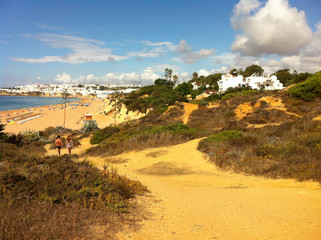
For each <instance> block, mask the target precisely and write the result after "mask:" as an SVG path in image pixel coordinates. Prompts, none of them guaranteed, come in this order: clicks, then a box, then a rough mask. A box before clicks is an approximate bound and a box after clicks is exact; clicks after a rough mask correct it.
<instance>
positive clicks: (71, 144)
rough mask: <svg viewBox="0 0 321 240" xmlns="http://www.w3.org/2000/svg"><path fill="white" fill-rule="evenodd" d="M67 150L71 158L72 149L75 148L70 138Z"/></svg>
mask: <svg viewBox="0 0 321 240" xmlns="http://www.w3.org/2000/svg"><path fill="white" fill-rule="evenodd" d="M66 148H67V149H68V153H69V156H70V157H71V149H75V147H74V144H73V142H72V140H71V137H70V136H68V137H67V141H66Z"/></svg>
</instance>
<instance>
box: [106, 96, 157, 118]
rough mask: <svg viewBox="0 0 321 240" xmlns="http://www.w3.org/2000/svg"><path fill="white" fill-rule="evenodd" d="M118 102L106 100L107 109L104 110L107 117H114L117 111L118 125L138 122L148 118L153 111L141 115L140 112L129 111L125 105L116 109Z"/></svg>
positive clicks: (120, 105) (119, 105)
mask: <svg viewBox="0 0 321 240" xmlns="http://www.w3.org/2000/svg"><path fill="white" fill-rule="evenodd" d="M115 104H116V102H115V101H111V100H108V99H106V105H107V107H106V108H105V109H104V110H103V113H104V114H106V115H113V116H114V114H115V109H116V122H117V124H119V123H122V122H127V121H132V120H136V119H139V118H142V117H144V116H146V115H147V114H148V113H149V112H150V111H151V109H149V110H147V112H146V113H141V112H140V111H138V110H137V111H128V109H127V107H126V105H125V104H118V105H117V106H116V107H115Z"/></svg>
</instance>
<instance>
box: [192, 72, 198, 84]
mask: <svg viewBox="0 0 321 240" xmlns="http://www.w3.org/2000/svg"><path fill="white" fill-rule="evenodd" d="M197 78H198V73H197V72H193V81H194V82H195V81H196V79H197Z"/></svg>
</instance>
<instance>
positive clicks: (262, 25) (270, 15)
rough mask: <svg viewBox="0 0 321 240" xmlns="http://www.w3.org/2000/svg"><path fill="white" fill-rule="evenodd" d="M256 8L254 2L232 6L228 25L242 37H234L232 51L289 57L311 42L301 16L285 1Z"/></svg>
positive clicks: (257, 5)
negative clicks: (231, 14) (232, 13)
mask: <svg viewBox="0 0 321 240" xmlns="http://www.w3.org/2000/svg"><path fill="white" fill-rule="evenodd" d="M246 6H247V7H246ZM259 6H260V2H259V1H258V0H241V1H240V2H239V3H238V4H236V6H235V7H234V11H233V12H234V15H233V16H232V19H231V24H232V27H233V28H234V29H235V30H241V31H242V34H238V35H236V39H235V41H234V43H233V45H232V51H237V52H241V54H242V55H245V56H260V55H261V54H280V55H292V54H297V53H298V52H299V49H300V48H301V47H303V46H305V45H306V44H307V43H309V42H310V41H311V39H312V31H311V29H310V27H309V26H308V24H307V21H306V18H305V13H304V12H303V11H298V10H297V9H296V8H294V7H291V6H290V5H289V2H288V0H269V1H267V3H266V4H265V6H263V7H259Z"/></svg>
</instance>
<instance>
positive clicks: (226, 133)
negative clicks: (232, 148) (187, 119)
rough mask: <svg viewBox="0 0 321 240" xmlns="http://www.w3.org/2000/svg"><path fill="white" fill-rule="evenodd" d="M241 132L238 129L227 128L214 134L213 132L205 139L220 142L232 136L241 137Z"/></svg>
mask: <svg viewBox="0 0 321 240" xmlns="http://www.w3.org/2000/svg"><path fill="white" fill-rule="evenodd" d="M242 137H243V134H242V133H241V132H240V131H237V130H227V131H223V132H219V133H216V134H213V135H211V136H209V137H207V138H206V141H207V142H209V143H211V142H222V141H225V140H228V139H232V138H242Z"/></svg>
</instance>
